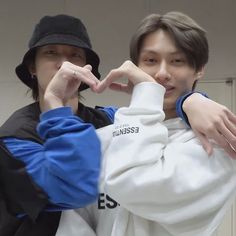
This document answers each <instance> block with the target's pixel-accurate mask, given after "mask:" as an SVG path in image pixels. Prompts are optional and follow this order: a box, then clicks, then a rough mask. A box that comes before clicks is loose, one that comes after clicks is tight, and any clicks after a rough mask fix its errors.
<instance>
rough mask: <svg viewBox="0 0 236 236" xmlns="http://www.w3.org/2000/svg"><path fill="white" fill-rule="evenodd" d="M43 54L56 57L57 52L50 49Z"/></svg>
mask: <svg viewBox="0 0 236 236" xmlns="http://www.w3.org/2000/svg"><path fill="white" fill-rule="evenodd" d="M44 53H45V54H46V55H57V51H56V50H52V49H48V50H45V51H44Z"/></svg>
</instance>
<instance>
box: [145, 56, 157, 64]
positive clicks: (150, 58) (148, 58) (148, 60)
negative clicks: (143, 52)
mask: <svg viewBox="0 0 236 236" xmlns="http://www.w3.org/2000/svg"><path fill="white" fill-rule="evenodd" d="M143 61H144V62H145V63H146V64H154V63H156V62H157V60H156V59H155V58H153V57H145V58H144V59H143Z"/></svg>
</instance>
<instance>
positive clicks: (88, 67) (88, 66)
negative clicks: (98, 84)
mask: <svg viewBox="0 0 236 236" xmlns="http://www.w3.org/2000/svg"><path fill="white" fill-rule="evenodd" d="M84 68H85V69H88V70H90V71H92V69H93V68H92V66H91V65H89V64H87V65H85V66H84Z"/></svg>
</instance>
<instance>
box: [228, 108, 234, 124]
mask: <svg viewBox="0 0 236 236" xmlns="http://www.w3.org/2000/svg"><path fill="white" fill-rule="evenodd" d="M226 115H227V117H228V118H229V120H230V121H231V122H232V123H233V124H234V125H235V126H236V115H235V114H234V113H232V112H231V111H230V110H229V109H227V110H226Z"/></svg>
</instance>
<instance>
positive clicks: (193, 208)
mask: <svg viewBox="0 0 236 236" xmlns="http://www.w3.org/2000/svg"><path fill="white" fill-rule="evenodd" d="M164 92H165V90H164V88H163V87H162V86H160V85H158V84H156V83H149V82H144V83H140V84H138V85H136V86H135V88H134V91H133V95H132V99H131V104H130V106H129V107H128V108H121V109H119V110H118V111H117V113H116V116H115V122H114V125H111V126H108V127H105V128H102V129H100V130H98V135H99V136H100V137H101V142H102V147H103V153H104V159H103V168H102V170H103V171H102V174H101V186H100V191H101V194H100V197H99V199H98V203H97V204H94V205H91V206H89V207H87V208H83V209H79V210H70V211H65V212H63V213H62V217H61V221H60V225H59V228H58V231H57V236H95V235H99V236H173V235H175V236H210V235H212V234H213V232H214V231H215V230H216V228H217V227H218V226H219V224H220V223H221V221H222V219H223V217H224V215H225V213H226V210H227V209H228V208H229V207H230V205H231V204H232V202H233V200H234V197H235V196H236V161H235V160H232V159H231V158H230V157H229V156H228V155H227V154H226V153H225V152H224V151H223V150H222V149H220V148H219V147H217V146H216V145H215V148H214V153H213V155H212V156H210V157H208V156H207V154H206V152H205V151H204V150H203V148H202V146H201V144H200V143H199V141H198V140H197V139H196V137H195V136H194V134H193V132H192V131H191V130H190V129H189V128H188V127H187V126H186V125H185V123H184V122H183V121H182V120H181V119H179V118H175V119H170V120H167V121H163V120H164V112H163V97H164ZM202 122H204V121H202ZM113 199H114V200H115V201H114V200H113ZM117 202H118V203H119V204H120V206H119V204H117Z"/></svg>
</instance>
